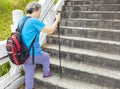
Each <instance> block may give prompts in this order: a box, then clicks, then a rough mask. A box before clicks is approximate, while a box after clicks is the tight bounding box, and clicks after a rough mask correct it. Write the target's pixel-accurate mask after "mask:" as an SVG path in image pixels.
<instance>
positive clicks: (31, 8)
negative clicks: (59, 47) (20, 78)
mask: <svg viewBox="0 0 120 89" xmlns="http://www.w3.org/2000/svg"><path fill="white" fill-rule="evenodd" d="M40 13H41V5H40V4H38V3H37V2H30V3H28V5H27V6H26V16H24V17H23V18H22V19H21V20H20V22H19V25H20V24H21V23H22V22H23V21H24V20H25V19H26V18H27V17H31V18H29V19H28V20H27V21H26V22H25V24H24V27H23V29H22V32H21V36H22V40H23V42H24V44H25V45H26V46H27V47H28V48H30V45H31V42H32V41H33V39H34V37H35V36H36V34H37V36H36V39H35V42H34V44H33V46H34V64H33V62H32V50H30V56H29V58H28V59H27V60H26V62H25V63H24V70H25V85H26V89H33V85H34V70H35V67H36V64H42V65H43V78H48V77H50V76H52V73H51V72H50V58H49V54H48V53H46V52H43V51H42V49H41V47H40V44H39V35H40V32H45V33H47V34H52V33H53V32H54V31H55V30H56V28H57V24H58V22H59V20H60V19H61V15H60V13H58V15H56V20H55V22H54V23H53V24H52V25H51V26H46V25H45V24H44V23H43V22H42V21H40V20H39V19H38V18H39V17H40ZM40 40H41V39H40Z"/></svg>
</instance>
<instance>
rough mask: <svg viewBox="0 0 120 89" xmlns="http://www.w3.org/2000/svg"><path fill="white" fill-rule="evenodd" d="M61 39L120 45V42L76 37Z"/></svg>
mask: <svg viewBox="0 0 120 89" xmlns="http://www.w3.org/2000/svg"><path fill="white" fill-rule="evenodd" d="M49 36H51V37H58V35H49ZM60 38H64V39H70V40H77V41H87V42H96V43H98V42H99V43H107V44H114V45H120V42H119V41H109V40H100V39H92V38H84V37H75V36H63V35H61V36H60Z"/></svg>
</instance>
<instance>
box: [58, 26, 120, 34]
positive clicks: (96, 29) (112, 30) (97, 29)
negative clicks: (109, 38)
mask: <svg viewBox="0 0 120 89" xmlns="http://www.w3.org/2000/svg"><path fill="white" fill-rule="evenodd" d="M60 28H68V29H74V30H76V29H84V30H93V31H94V30H95V31H108V32H117V33H118V32H120V30H115V29H111V30H110V29H100V28H88V27H70V26H60Z"/></svg>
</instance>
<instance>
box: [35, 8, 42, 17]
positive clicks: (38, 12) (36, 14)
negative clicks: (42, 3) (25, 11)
mask: <svg viewBox="0 0 120 89" xmlns="http://www.w3.org/2000/svg"><path fill="white" fill-rule="evenodd" d="M34 13H35V17H36V18H39V17H40V13H41V9H39V10H36V11H34Z"/></svg>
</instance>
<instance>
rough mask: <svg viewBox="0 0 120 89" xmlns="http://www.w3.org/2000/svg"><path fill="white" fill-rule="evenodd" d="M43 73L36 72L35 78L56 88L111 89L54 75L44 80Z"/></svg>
mask: <svg viewBox="0 0 120 89" xmlns="http://www.w3.org/2000/svg"><path fill="white" fill-rule="evenodd" d="M41 74H42V73H41V72H39V71H36V73H35V75H34V78H36V79H39V80H41V81H43V82H47V83H50V84H52V85H54V86H59V87H64V88H65V89H111V88H107V87H103V86H98V85H95V84H91V83H86V82H82V81H78V80H73V79H72V81H71V80H70V79H69V78H60V77H59V76H58V75H56V74H54V75H53V76H52V77H50V78H47V79H44V78H42V75H41Z"/></svg>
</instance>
